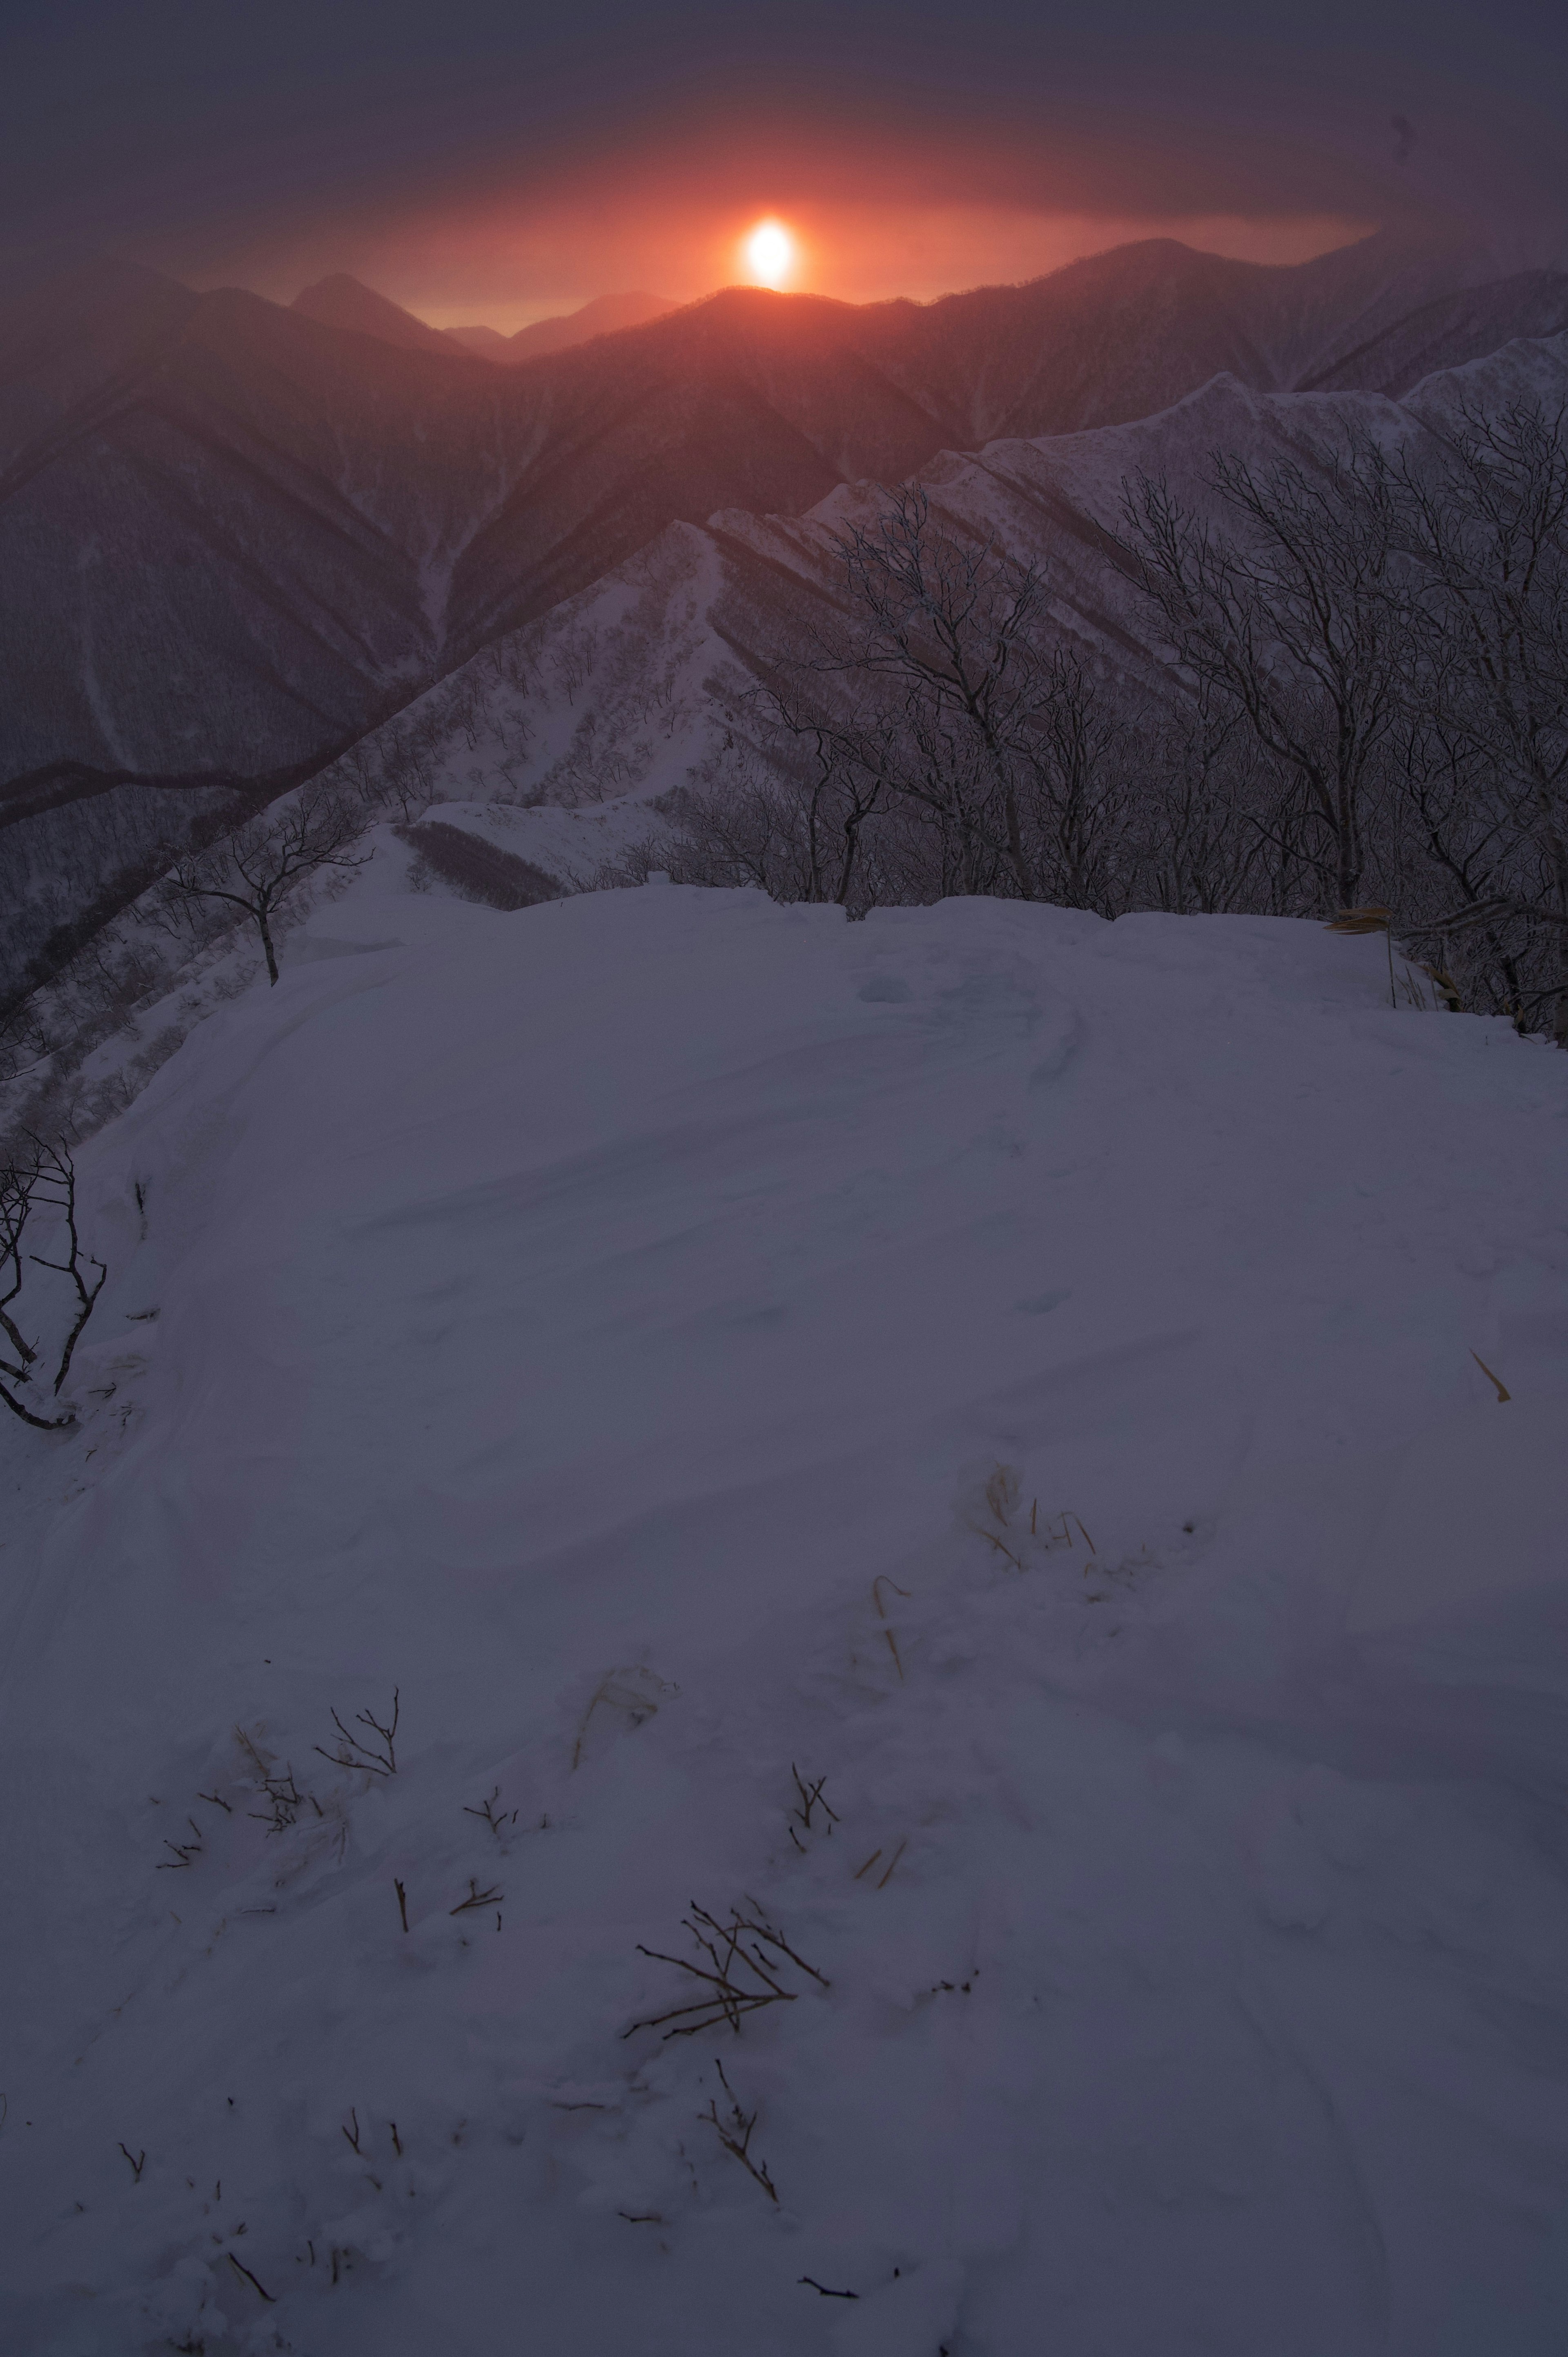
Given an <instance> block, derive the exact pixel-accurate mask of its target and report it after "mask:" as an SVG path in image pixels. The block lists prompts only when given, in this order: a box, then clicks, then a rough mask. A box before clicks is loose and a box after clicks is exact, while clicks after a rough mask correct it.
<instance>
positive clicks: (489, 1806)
mask: <svg viewBox="0 0 1568 2357" xmlns="http://www.w3.org/2000/svg"><path fill="white" fill-rule="evenodd" d="M500 1796H501V1788H500V1786H499V1784H498V1785H497V1786H496V1788H495V1791H494V1792H492V1793H491V1794H490V1795H489V1799H488V1800H487V1801H485V1803H483V1805H482V1806H481V1807H479V1808H477V1809H470V1808H469V1807H468V1805H467V1803H466V1802H465V1803H464V1806H463V1814H464V1815H465V1816H466V1817H482V1818H483V1819H484V1821H485V1823H486V1824H487V1825H489V1829H490V1831H491V1833H493V1834H494V1835H495V1837H496V1839H497V1841H499V1840H500V1838H501V1835H502V1834H503V1833H504V1832H505V1830H506V1828H507V1826H508V1825H515V1824H516V1823H517V1811H516V1810H515V1809H513V1810H511V1811H510V1813H509V1812H508V1811H507V1810H505V1809H503V1810H502V1811H501V1813H500V1815H499V1817H498V1816H497V1814H496V1813H495V1808H496V1803H497V1802H498V1801H499V1799H500Z"/></svg>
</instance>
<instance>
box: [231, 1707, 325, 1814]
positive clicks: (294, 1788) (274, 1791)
mask: <svg viewBox="0 0 1568 2357" xmlns="http://www.w3.org/2000/svg"><path fill="white" fill-rule="evenodd" d="M234 1740H235V1742H236V1744H237V1745H238V1746H239V1749H240V1753H241V1757H242V1759H243V1760H244V1761H245V1763H246V1765H247V1766H248V1767H249V1769H250V1770H251V1772H252V1776H253V1778H254V1780H255V1783H256V1788H257V1790H258V1792H259V1793H260V1796H261V1798H262V1799H263V1801H264V1802H265V1803H266V1806H265V1807H264V1808H263V1809H251V1810H248V1811H247V1812H246V1813H247V1815H249V1816H252V1817H253V1818H254V1819H255V1820H256V1822H257V1824H263V1825H265V1827H266V1829H267V1831H268V1833H270V1834H285V1833H289V1832H291V1831H292V1830H293V1828H294V1826H295V1823H296V1822H297V1820H298V1817H299V1813H300V1811H301V1810H302V1809H305V1808H306V1807H309V1808H312V1809H314V1810H315V1812H316V1813H317V1816H318V1817H319V1816H321V1815H322V1814H323V1813H324V1812H323V1810H322V1807H321V1803H320V1802H319V1801H318V1800H317V1798H316V1795H315V1793H314V1792H301V1790H300V1788H299V1785H298V1783H297V1782H296V1781H295V1773H294V1770H293V1769H292V1768H291V1767H286V1766H285V1769H284V1771H283V1773H282V1775H281V1776H280V1775H279V1774H278V1773H277V1772H276V1770H275V1768H274V1765H273V1763H272V1761H271V1760H263V1757H262V1754H261V1752H260V1750H259V1749H257V1746H256V1745H255V1743H254V1742H253V1741H252V1738H250V1736H248V1735H247V1734H246V1732H245V1730H244V1728H243V1727H236V1728H235V1729H234Z"/></svg>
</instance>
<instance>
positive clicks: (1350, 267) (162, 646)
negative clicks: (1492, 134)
mask: <svg viewBox="0 0 1568 2357" xmlns="http://www.w3.org/2000/svg"><path fill="white" fill-rule="evenodd" d="M324 311H325V312H329V313H330V314H331V316H330V317H322V316H319V314H321V313H322V312H324ZM388 314H391V315H392V323H393V324H394V325H395V324H396V322H397V321H398V320H400V319H401V320H405V321H407V323H408V327H409V328H412V329H413V330H414V331H415V332H414V333H413V334H407V333H405V332H404V331H403V329H402V328H399V329H398V332H397V333H396V334H395V335H393V334H392V333H390V332H389V329H388V317H387V315H388ZM544 324H547V323H544ZM1564 325H1568V277H1564V276H1563V275H1560V274H1553V273H1541V272H1536V273H1532V274H1526V275H1522V276H1515V277H1510V278H1504V279H1498V278H1497V277H1495V276H1489V275H1488V273H1487V264H1486V258H1485V257H1484V256H1481V255H1477V254H1473V253H1456V252H1455V251H1454V250H1452V249H1451V248H1448V247H1445V246H1442V245H1438V244H1432V245H1425V246H1421V245H1417V246H1413V247H1412V246H1410V245H1401V244H1397V243H1394V242H1391V241H1387V240H1383V239H1372V240H1369V241H1367V242H1365V243H1363V244H1361V245H1359V246H1356V247H1353V248H1349V249H1347V250H1345V251H1343V252H1341V253H1334V254H1329V255H1326V256H1324V257H1322V258H1321V259H1320V260H1318V261H1316V262H1313V263H1308V264H1302V265H1300V266H1298V267H1294V268H1278V267H1275V268H1271V267H1267V266H1264V265H1260V264H1246V263H1237V262H1230V261H1225V260H1221V259H1219V258H1217V257H1215V256H1213V255H1206V254H1199V253H1193V252H1191V251H1190V250H1188V249H1187V248H1186V247H1183V246H1181V245H1178V244H1176V243H1173V242H1166V241H1155V242H1146V243H1142V244H1137V245H1133V246H1127V247H1123V248H1121V249H1119V250H1118V251H1116V252H1114V253H1108V254H1102V255H1099V256H1097V257H1095V258H1093V259H1092V260H1090V261H1086V262H1082V263H1078V264H1073V265H1071V266H1070V267H1069V268H1068V269H1066V270H1062V271H1058V272H1057V273H1056V274H1053V275H1052V276H1051V277H1048V278H1045V279H1041V280H1037V281H1036V282H1034V283H1032V284H1030V285H1023V286H1006V287H989V288H981V289H978V290H976V291H975V292H973V293H971V294H966V295H958V296H949V297H947V298H945V299H944V300H943V301H941V302H938V303H934V304H929V305H918V304H913V303H904V302H896V303H884V304H875V305H868V306H864V307H857V306H854V305H848V304H841V303H834V302H830V301H827V300H825V299H824V298H822V297H817V296H787V295H776V294H772V293H769V292H767V291H766V290H762V289H757V288H732V289H728V290H726V291H725V292H724V293H721V294H719V295H716V296H713V297H711V298H709V299H708V300H706V301H705V302H703V303H699V304H694V305H692V306H689V307H685V308H684V309H682V310H678V311H672V312H670V313H668V314H666V315H665V316H663V317H659V318H656V319H653V320H651V321H650V322H648V323H647V324H645V325H642V326H639V327H634V328H627V329H625V330H623V331H622V332H619V333H611V334H607V335H603V336H599V337H597V338H596V339H594V340H592V341H587V342H583V343H579V344H577V345H575V346H574V347H572V348H571V349H568V350H561V351H556V352H553V353H552V352H546V353H544V354H542V355H540V356H538V357H535V358H534V359H532V361H529V362H528V363H527V365H524V366H520V367H516V368H511V367H508V368H505V369H501V368H498V367H494V366H490V365H486V364H483V363H481V361H479V360H478V358H476V356H475V355H474V354H472V353H470V352H467V351H465V350H460V349H456V348H454V346H453V344H452V341H451V339H449V338H447V337H445V336H442V335H441V334H439V333H438V331H436V330H435V329H433V328H427V327H425V326H424V323H423V322H421V321H417V320H413V319H412V317H410V315H408V314H403V313H399V311H398V308H397V307H396V306H395V305H392V304H388V303H385V302H384V298H381V297H379V296H374V295H372V294H371V291H370V290H369V289H364V288H360V287H358V286H357V285H356V283H355V282H352V281H349V282H347V285H345V282H343V281H341V280H337V281H332V280H329V281H327V282H324V283H323V285H322V286H318V287H317V288H314V289H312V290H309V293H308V296H307V297H302V298H301V301H300V302H299V303H298V304H295V306H292V307H282V306H279V305H276V304H272V303H268V302H265V301H263V300H262V299H261V298H260V297H258V296H253V295H249V294H246V293H243V292H241V291H239V290H235V289H227V290H220V291H218V292H215V293H210V294H205V295H196V294H193V293H191V292H190V291H189V290H188V289H186V288H184V287H181V286H178V285H175V284H174V283H173V282H171V281H170V280H168V279H166V278H163V277H160V276H158V275H157V274H154V273H151V272H147V271H143V270H139V269H135V268H133V267H131V266H128V265H124V264H113V263H107V262H105V263H102V264H95V265H92V266H90V267H87V268H84V269H81V270H79V271H78V272H76V273H75V274H73V275H71V276H70V277H69V278H66V279H63V280H61V281H60V282H59V283H58V284H56V285H52V286H50V287H48V288H47V289H45V290H43V291H41V292H37V291H36V292H35V293H34V294H33V295H32V296H30V297H29V298H28V299H27V301H26V302H22V303H18V304H16V305H14V306H13V307H11V308H10V309H9V311H8V312H7V313H6V314H5V316H4V317H0V595H3V596H4V598H5V609H6V612H7V616H8V619H9V628H8V630H7V633H6V644H5V655H4V658H3V660H4V663H5V696H4V715H3V718H0V823H3V822H4V821H5V820H7V819H9V820H10V821H11V822H13V823H14V825H16V826H17V827H21V828H23V829H24V830H25V834H24V836H23V837H20V838H18V840H17V841H16V843H14V844H12V845H9V846H8V848H9V849H10V851H11V853H12V855H13V857H14V858H16V859H20V860H21V862H22V867H23V870H24V871H25V873H26V874H27V876H28V877H40V876H47V875H48V874H50V873H52V872H54V870H55V869H56V868H57V867H59V866H60V864H61V860H62V859H63V858H64V853H63V852H60V857H59V858H57V856H56V852H57V851H60V845H61V844H62V843H63V842H64V839H65V838H64V836H63V835H61V834H59V827H61V826H64V827H65V828H66V831H67V833H68V834H70V835H71V840H73V841H74V840H79V839H80V840H81V841H82V842H85V841H87V839H88V838H89V837H90V836H91V839H92V840H93V842H95V843H96V842H97V841H98V839H99V837H100V836H102V838H103V841H104V845H105V846H106V847H105V848H104V850H103V852H102V856H100V855H99V853H98V852H96V851H94V852H93V853H92V855H91V857H90V858H86V855H85V854H84V855H83V856H84V858H86V865H87V866H89V867H90V868H95V880H94V885H93V888H94V890H95V891H97V892H98V893H99V894H100V895H102V894H103V893H108V894H109V895H110V897H111V898H112V897H113V891H114V890H115V889H117V888H118V887H117V886H116V885H115V883H114V878H115V877H118V876H124V877H129V876H130V874H131V871H132V866H134V860H133V859H132V856H131V853H130V852H129V851H128V850H127V849H126V847H125V846H126V845H127V844H128V843H130V842H131V841H132V840H133V839H134V842H136V843H139V844H145V847H146V856H149V857H151V856H156V852H157V850H158V847H159V845H162V844H164V843H166V842H168V841H172V840H175V839H177V836H178V833H179V827H178V825H177V824H176V823H174V821H173V820H171V819H170V818H169V817H168V815H167V813H169V812H170V811H171V810H178V811H183V810H186V809H191V810H194V809H196V808H197V807H198V805H200V806H201V807H203V808H206V807H208V806H209V805H210V803H211V802H212V798H213V796H214V795H218V796H220V797H221V796H227V795H230V794H247V793H258V794H264V793H266V792H268V791H277V790H278V789H279V787H280V786H281V785H282V784H283V783H285V782H286V781H288V780H290V779H292V778H293V777H295V776H298V775H301V774H306V773H308V771H309V770H310V769H311V768H313V767H315V766H317V765H319V764H320V763H322V762H323V761H325V760H327V759H329V758H330V757H331V756H332V755H333V754H334V753H335V752H336V751H338V749H339V748H341V747H343V746H344V745H345V744H347V743H348V742H349V741H351V740H352V739H353V738H354V737H357V736H359V735H360V734H361V733H363V732H364V731H365V730H366V729H367V728H369V727H371V726H373V725H375V724H376V723H377V722H378V721H379V720H381V718H383V717H384V716H387V715H388V714H390V713H391V712H392V711H394V710H395V709H397V708H398V707H399V706H400V705H403V704H404V703H406V702H408V701H409V700H410V699H411V698H412V697H413V696H414V695H416V694H419V693H421V691H422V690H424V688H425V687H427V686H428V685H429V684H430V683H432V682H433V681H435V680H436V679H438V678H439V677H441V676H442V675H444V674H445V673H447V672H450V671H452V670H453V669H455V668H456V666H457V665H458V664H460V663H461V662H464V661H466V660H467V658H468V657H469V656H471V655H472V654H473V653H474V652H475V651H477V650H478V649H479V648H481V647H483V646H484V645H486V644H487V643H489V641H491V640H495V639H497V638H499V636H501V635H502V634H503V633H505V632H508V631H510V630H514V629H516V628H517V627H518V626H520V625H521V624H522V623H524V622H526V621H528V620H530V619H532V618H535V617H537V616H540V615H542V614H543V613H544V612H546V611H547V610H548V609H549V608H553V607H554V606H556V605H557V604H558V603H559V602H560V601H561V600H563V599H564V598H567V597H572V596H573V595H575V593H577V592H579V591H581V590H582V589H584V588H585V587H587V586H588V585H590V584H592V583H593V582H595V581H596V580H597V579H599V578H600V577H601V576H604V575H606V574H607V573H609V572H611V571H612V570H613V569H614V568H615V567H617V566H618V565H621V564H622V563H623V562H624V561H625V560H626V559H627V558H628V557H629V556H630V555H631V554H633V553H634V552H635V551H636V550H638V549H639V548H640V547H642V546H644V545H646V544H648V543H650V542H651V541H652V540H653V539H654V538H655V537H656V536H657V535H658V534H659V533H660V532H662V531H663V530H664V529H665V527H666V526H668V525H670V524H671V523H674V522H691V523H702V522H704V521H705V520H706V519H707V518H708V517H709V516H710V515H712V514H714V512H715V511H719V510H746V511H753V512H757V513H762V514H777V515H783V516H791V515H799V514H801V513H802V512H804V511H806V510H807V509H809V508H811V507H812V506H814V505H815V504H816V503H817V502H818V501H820V500H822V498H824V497H825V496H826V495H827V494H828V493H829V492H830V491H832V490H833V489H834V488H835V486H837V485H839V484H841V483H844V482H853V481H855V480H858V479H864V478H870V479H875V480H879V481H896V480H899V479H903V478H905V477H907V476H908V475H910V474H912V473H914V472H915V471H916V470H917V469H918V468H921V467H922V466H924V465H926V464H927V463H928V462H929V460H930V459H931V458H932V457H934V456H935V455H936V454H937V453H938V452H940V451H942V450H944V449H946V450H957V451H966V450H967V451H972V450H976V449H978V448H980V447H982V446H983V445H984V444H986V443H988V442H991V441H993V440H996V439H997V438H999V437H1018V436H1024V437H1033V436H1047V435H1059V434H1064V433H1071V432H1077V431H1080V430H1082V429H1084V428H1089V427H1096V426H1101V425H1118V424H1121V423H1123V422H1126V421H1129V420H1133V419H1135V418H1138V417H1142V416H1146V415H1149V414H1153V413H1155V412H1156V411H1160V410H1162V409H1164V408H1165V407H1167V406H1168V405H1169V404H1172V403H1174V402H1176V401H1179V400H1181V399H1182V398H1183V397H1184V396H1185V395H1187V394H1188V393H1191V392H1193V391H1194V390H1195V389H1197V387H1199V386H1201V385H1203V384H1205V383H1206V382H1208V381H1209V380H1210V379H1212V378H1213V377H1214V376H1216V375H1217V374H1219V373H1220V372H1221V371H1225V372H1228V373H1229V374H1230V376H1232V377H1233V378H1234V379H1236V380H1237V382H1239V383H1240V384H1241V385H1243V386H1248V387H1251V388H1252V389H1254V390H1256V391H1259V392H1276V391H1288V390H1292V389H1294V388H1297V387H1303V386H1307V385H1319V386H1353V387H1354V386H1359V387H1364V388H1367V389H1371V390H1377V391H1383V392H1389V393H1400V392H1402V391H1403V390H1404V389H1406V388H1407V387H1408V385H1409V384H1411V383H1412V382H1414V381H1415V380H1416V379H1418V378H1419V377H1420V376H1422V375H1423V374H1425V373H1427V372H1429V371H1432V370H1433V369H1434V368H1439V367H1445V366H1452V365H1455V364H1456V363H1458V362H1462V361H1466V360H1469V359H1472V358H1475V357H1477V356H1478V355H1479V354H1481V353H1484V352H1486V351H1488V350H1494V349H1496V348H1497V347H1498V345H1499V344H1500V343H1502V342H1504V341H1506V340H1507V339H1509V338H1510V337H1513V336H1518V335H1520V334H1525V335H1545V334H1551V333H1553V332H1555V331H1556V330H1557V329H1559V328H1563V326H1564ZM133 794H134V796H135V797H137V798H139V801H138V806H145V811H146V813H148V815H147V816H146V817H145V823H138V824H137V825H136V826H135V827H129V826H127V825H126V824H123V823H116V824H114V825H113V826H111V825H109V824H108V823H107V814H106V813H103V812H99V813H96V814H93V813H90V812H89V810H88V808H87V806H88V805H90V804H92V803H94V802H101V801H102V798H103V797H104V796H111V797H117V798H119V807H120V808H121V809H122V810H128V809H129V807H130V802H129V800H128V799H127V798H128V797H131V796H133ZM68 813H70V814H71V815H70V817H69V819H68V815H67V814H68ZM155 813H163V815H156V814H155ZM182 823H183V822H182ZM72 830H74V833H72V832H71V831H72ZM111 838H113V842H114V843H115V844H116V845H118V846H119V848H117V849H115V850H113V853H112V854H111V852H110V851H109V849H108V848H107V845H108V844H109V841H110V839H111ZM51 844H53V845H55V850H50V849H49V847H48V846H49V845H51ZM24 855H25V856H24ZM65 864H68V865H69V861H66V863H65ZM81 889H85V887H82V888H81ZM28 892H29V895H30V896H31V897H29V898H28V899H27V905H26V906H24V907H22V908H21V909H20V910H19V912H17V911H15V910H14V913H13V957H14V960H20V961H21V962H23V963H26V961H27V959H30V958H32V957H34V956H35V955H37V954H39V953H42V952H46V951H47V946H48V940H49V938H50V935H51V933H53V932H57V931H59V916H60V909H59V895H58V894H55V893H53V892H49V891H43V892H41V894H40V893H34V892H33V891H32V887H31V886H30V885H29V887H28ZM9 897H11V898H13V899H15V895H14V894H12V895H10V896H9ZM78 897H80V892H79V895H78Z"/></svg>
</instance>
